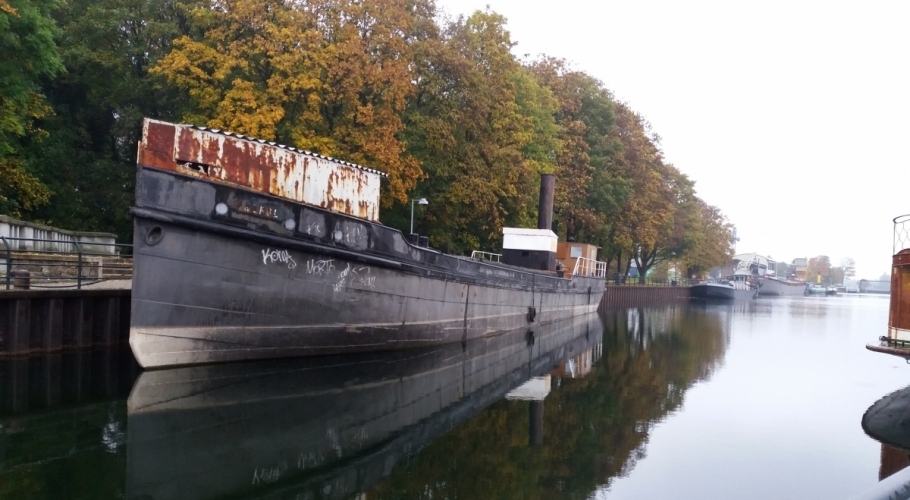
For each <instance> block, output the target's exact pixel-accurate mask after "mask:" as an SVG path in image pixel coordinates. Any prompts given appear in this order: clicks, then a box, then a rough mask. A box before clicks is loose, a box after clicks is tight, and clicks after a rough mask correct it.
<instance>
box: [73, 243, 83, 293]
mask: <svg viewBox="0 0 910 500" xmlns="http://www.w3.org/2000/svg"><path fill="white" fill-rule="evenodd" d="M73 243H75V245H76V252H78V254H77V255H78V256H79V260H78V262H77V264H76V290H82V246H81V245H79V242H77V241H75V240H73Z"/></svg>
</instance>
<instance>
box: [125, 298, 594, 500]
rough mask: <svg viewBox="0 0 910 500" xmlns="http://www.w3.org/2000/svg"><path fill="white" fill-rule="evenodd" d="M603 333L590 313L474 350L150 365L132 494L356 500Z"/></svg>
mask: <svg viewBox="0 0 910 500" xmlns="http://www.w3.org/2000/svg"><path fill="white" fill-rule="evenodd" d="M601 331H602V327H601V324H600V321H599V319H598V317H597V316H596V315H587V316H582V317H578V318H576V319H574V320H570V321H564V322H560V323H556V324H553V325H550V326H548V327H545V328H540V329H538V330H537V331H535V332H534V335H533V336H530V335H529V334H528V332H527V331H526V330H522V331H516V332H510V333H507V334H504V335H499V336H496V337H493V338H490V339H484V340H479V341H474V342H470V343H468V344H466V345H464V346H463V345H458V344H456V345H450V346H444V347H439V348H434V349H423V350H414V351H401V352H398V353H391V354H376V355H366V356H358V357H350V356H348V357H336V358H320V359H302V360H286V361H267V362H261V363H245V364H242V365H215V366H202V367H189V368H179V369H173V370H163V371H154V372H146V373H144V374H142V376H141V377H140V378H139V380H138V381H137V382H136V385H135V387H134V388H133V391H132V394H131V395H130V398H129V402H128V414H129V417H128V429H129V431H128V439H127V477H126V482H127V497H128V498H178V497H185V498H213V497H221V496H225V495H236V496H241V497H245V498H246V497H254V498H271V497H281V498H287V497H290V498H300V499H342V498H347V497H349V496H351V495H353V494H356V493H359V492H362V491H365V490H367V489H369V488H370V487H372V486H373V485H374V484H376V483H379V482H380V481H382V480H383V479H384V478H386V477H387V476H389V475H390V474H391V473H392V471H393V470H394V469H395V468H396V467H397V466H398V465H399V464H401V463H405V462H407V461H409V460H411V459H412V458H411V457H413V456H414V455H415V454H416V453H417V452H418V451H419V450H421V449H422V448H424V447H425V446H427V445H428V444H429V443H430V442H432V441H433V440H434V439H436V438H437V437H438V436H441V435H443V434H445V433H446V432H448V431H449V430H451V429H452V428H455V427H457V426H458V425H459V424H460V423H461V422H463V421H465V420H467V419H469V418H471V417H473V416H474V415H476V414H477V413H479V412H480V411H482V410H483V409H484V408H485V407H487V406H488V405H490V404H492V403H493V402H495V401H496V400H499V399H501V398H502V397H503V396H504V395H505V394H506V393H507V392H509V391H510V390H512V389H514V388H516V387H517V386H519V385H521V384H522V383H523V382H525V381H526V380H528V378H529V377H533V376H537V375H540V374H543V373H547V372H549V371H550V370H552V369H554V368H557V369H558V367H560V366H561V364H562V365H563V366H565V363H567V361H566V360H569V359H570V360H572V361H571V363H572V364H573V366H576V367H577V365H578V363H579V362H581V363H584V359H585V358H584V356H582V358H581V359H575V358H576V355H577V354H578V353H583V352H586V351H590V350H591V349H592V347H593V346H594V345H595V344H597V343H599V342H600V334H601Z"/></svg>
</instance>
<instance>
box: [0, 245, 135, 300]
mask: <svg viewBox="0 0 910 500" xmlns="http://www.w3.org/2000/svg"><path fill="white" fill-rule="evenodd" d="M132 249H133V246H132V245H121V244H116V243H103V242H98V241H93V242H91V243H88V244H86V243H83V242H79V241H78V240H75V239H74V240H70V241H66V242H65V244H62V245H61V242H60V240H56V239H46V238H10V237H5V236H0V280H2V281H0V288H5V289H6V290H9V289H11V288H13V287H14V286H15V285H17V283H16V281H17V280H19V279H20V278H14V274H15V272H16V271H22V270H25V271H28V274H27V281H28V285H25V284H24V282H23V283H19V286H28V287H29V288H73V287H75V288H78V289H81V288H82V286H83V285H87V284H92V283H98V282H101V281H107V280H126V279H132V277H133V259H132V255H131V254H132ZM21 279H23V280H24V279H25V277H24V276H23V277H21Z"/></svg>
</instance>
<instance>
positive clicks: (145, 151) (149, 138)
mask: <svg viewBox="0 0 910 500" xmlns="http://www.w3.org/2000/svg"><path fill="white" fill-rule="evenodd" d="M145 127H146V128H145V134H144V136H143V141H142V143H140V146H139V153H138V158H137V160H138V161H139V163H140V164H143V165H145V166H150V167H154V168H160V169H163V170H170V171H174V172H179V173H180V174H183V175H190V176H193V177H199V178H205V179H207V180H210V181H213V182H222V183H227V184H231V185H235V186H238V187H243V188H246V189H251V190H254V191H257V192H261V193H266V194H271V195H274V196H279V197H282V198H286V199H289V200H292V201H298V202H303V203H309V204H311V205H317V206H321V207H323V208H329V209H331V210H336V211H338V212H342V213H346V214H349V215H354V216H358V217H361V218H365V219H369V220H376V218H377V216H376V214H377V208H378V204H379V178H380V175H379V174H377V173H375V172H368V171H365V170H362V169H361V168H358V167H356V166H352V165H349V164H343V163H340V162H338V161H336V160H333V159H330V158H316V157H313V156H311V155H307V154H305V153H302V152H296V151H294V150H291V149H286V148H283V147H280V146H276V145H274V144H268V143H264V142H259V141H256V140H249V139H241V138H239V137H233V136H229V135H225V134H223V133H220V132H213V131H208V130H201V129H197V128H194V127H190V126H183V125H173V124H168V123H163V122H157V121H154V120H148V121H146V124H145Z"/></svg>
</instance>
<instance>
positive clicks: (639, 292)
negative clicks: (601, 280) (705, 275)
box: [600, 285, 692, 308]
mask: <svg viewBox="0 0 910 500" xmlns="http://www.w3.org/2000/svg"><path fill="white" fill-rule="evenodd" d="M690 298H692V290H691V288H689V287H687V286H648V285H621V286H608V287H607V289H606V290H604V295H603V298H602V299H601V300H600V307H601V308H615V307H642V306H651V305H661V304H667V303H672V302H683V301H687V300H689V299H690Z"/></svg>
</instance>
